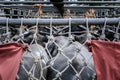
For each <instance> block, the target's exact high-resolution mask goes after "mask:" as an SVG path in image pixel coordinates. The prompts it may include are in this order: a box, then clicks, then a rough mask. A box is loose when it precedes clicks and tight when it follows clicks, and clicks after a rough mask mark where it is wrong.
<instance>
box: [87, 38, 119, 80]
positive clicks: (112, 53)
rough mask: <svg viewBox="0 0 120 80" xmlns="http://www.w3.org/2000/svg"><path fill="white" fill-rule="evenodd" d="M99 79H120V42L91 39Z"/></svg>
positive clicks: (90, 46) (90, 43)
mask: <svg viewBox="0 0 120 80" xmlns="http://www.w3.org/2000/svg"><path fill="white" fill-rule="evenodd" d="M87 44H88V46H89V50H90V49H91V51H92V54H93V59H94V64H95V69H96V73H97V80H120V42H107V41H95V40H92V41H89V42H88V43H87Z"/></svg>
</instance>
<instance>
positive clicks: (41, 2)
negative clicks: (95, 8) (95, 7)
mask: <svg viewBox="0 0 120 80" xmlns="http://www.w3.org/2000/svg"><path fill="white" fill-rule="evenodd" d="M4 3H5V4H39V3H40V4H51V3H50V2H49V1H0V4H4ZM61 3H64V4H120V1H77V2H76V1H64V2H60V3H58V2H57V3H55V4H61Z"/></svg>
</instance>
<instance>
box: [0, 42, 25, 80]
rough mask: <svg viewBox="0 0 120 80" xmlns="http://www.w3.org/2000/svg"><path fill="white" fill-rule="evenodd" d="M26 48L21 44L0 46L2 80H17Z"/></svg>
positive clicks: (0, 75)
mask: <svg viewBox="0 0 120 80" xmlns="http://www.w3.org/2000/svg"><path fill="white" fill-rule="evenodd" d="M26 47H27V46H26V45H22V44H19V43H8V44H3V45H0V80H16V75H17V72H18V69H19V64H20V60H21V57H22V54H23V52H24V50H25V48H26Z"/></svg>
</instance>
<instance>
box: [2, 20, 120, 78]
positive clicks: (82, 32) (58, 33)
mask: <svg viewBox="0 0 120 80" xmlns="http://www.w3.org/2000/svg"><path fill="white" fill-rule="evenodd" d="M38 20H39V18H38V19H37V21H36V25H35V26H26V25H23V24H22V19H21V26H20V28H16V29H15V28H12V26H9V24H8V22H6V28H4V27H3V28H1V29H2V30H3V32H0V33H1V35H0V37H1V38H0V39H2V40H1V44H5V43H8V42H19V43H22V44H25V43H28V44H29V48H28V49H27V50H26V52H25V53H24V55H23V58H22V60H21V64H20V67H19V71H18V75H17V76H16V78H17V80H96V72H95V68H94V62H93V56H92V54H91V52H89V51H88V49H87V47H86V42H87V41H88V40H93V39H94V40H104V41H112V42H115V41H116V42H118V41H120V38H119V37H120V29H119V26H120V22H119V23H118V24H116V25H107V24H106V21H107V19H106V20H105V23H104V25H89V24H88V20H87V18H86V25H71V18H69V24H68V26H64V25H60V26H53V25H52V18H51V22H50V26H42V25H39V24H38ZM8 26H9V27H8Z"/></svg>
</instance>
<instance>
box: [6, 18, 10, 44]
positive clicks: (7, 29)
mask: <svg viewBox="0 0 120 80" xmlns="http://www.w3.org/2000/svg"><path fill="white" fill-rule="evenodd" d="M6 35H7V37H6V39H7V41H8V42H9V38H10V33H9V27H8V18H7V21H6Z"/></svg>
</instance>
